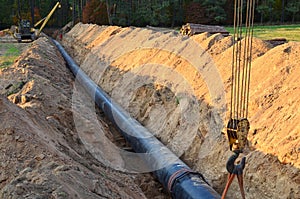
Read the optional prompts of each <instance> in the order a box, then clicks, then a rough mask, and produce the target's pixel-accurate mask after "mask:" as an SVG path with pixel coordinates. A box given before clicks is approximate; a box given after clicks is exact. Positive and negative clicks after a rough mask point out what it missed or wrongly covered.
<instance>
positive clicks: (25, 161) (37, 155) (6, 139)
mask: <svg viewBox="0 0 300 199" xmlns="http://www.w3.org/2000/svg"><path fill="white" fill-rule="evenodd" d="M13 45H14V46H15V47H16V48H18V47H20V48H22V49H23V51H24V52H23V53H22V55H21V56H20V57H18V58H17V60H16V61H15V63H14V64H13V65H12V66H6V67H5V68H1V69H0V77H1V78H0V119H1V120H0V121H1V123H0V141H1V142H0V151H1V153H0V154H1V156H0V162H1V165H0V168H1V169H0V197H1V198H137V199H140V198H157V199H158V198H169V196H168V194H167V193H166V192H165V191H164V190H163V189H162V188H161V186H160V185H159V183H158V182H156V181H155V179H153V177H152V176H151V175H150V174H140V175H139V174H130V173H125V172H120V171H116V170H114V169H112V168H110V167H107V166H106V165H104V164H102V163H101V162H99V161H98V160H96V159H95V158H94V157H93V156H92V155H91V153H90V152H89V151H87V149H86V148H85V147H84V145H83V143H82V141H81V139H80V137H79V134H78V132H77V129H76V126H75V120H74V117H75V116H76V115H81V114H83V113H78V112H76V109H74V108H73V107H72V106H73V105H74V104H72V103H73V101H72V98H73V96H72V95H73V93H74V78H73V75H72V74H71V72H69V71H68V69H67V67H66V65H65V62H64V60H63V58H62V57H61V55H60V54H59V52H58V50H57V49H56V47H55V46H54V45H53V44H52V42H51V41H50V40H49V39H48V38H46V37H41V38H39V39H38V40H36V41H34V42H33V43H28V44H27V46H26V44H18V43H15V44H13ZM96 112H97V119H98V122H99V124H101V125H102V128H103V132H104V133H105V134H106V135H107V136H108V137H110V139H111V141H113V142H115V143H116V144H117V146H119V147H121V148H123V149H124V148H126V147H127V148H128V146H127V145H126V143H125V141H124V140H122V139H120V137H119V138H118V137H117V134H116V132H115V130H114V129H113V128H112V127H111V126H110V125H109V124H108V123H107V122H106V121H105V118H104V117H103V114H102V113H101V111H99V110H96ZM88 122H89V121H86V123H88ZM117 138H118V139H117ZM117 142H118V143H117ZM126 150H128V149H126ZM142 189H143V190H142Z"/></svg>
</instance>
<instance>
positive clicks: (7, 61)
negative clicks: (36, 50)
mask: <svg viewBox="0 0 300 199" xmlns="http://www.w3.org/2000/svg"><path fill="white" fill-rule="evenodd" d="M20 54H21V52H20V50H19V49H18V48H17V47H16V46H14V45H13V44H6V43H0V69H2V68H7V67H9V66H11V65H12V64H13V63H14V61H15V59H16V58H17V57H18V56H19V55H20Z"/></svg>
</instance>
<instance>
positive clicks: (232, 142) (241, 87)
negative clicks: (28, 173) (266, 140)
mask: <svg viewBox="0 0 300 199" xmlns="http://www.w3.org/2000/svg"><path fill="white" fill-rule="evenodd" d="M244 3H245V1H244V0H235V1H234V35H233V41H234V45H233V53H232V68H231V70H232V74H231V99H230V112H229V121H228V124H227V138H228V142H229V148H230V150H231V151H233V152H234V154H233V155H232V156H231V157H230V158H229V160H228V162H227V165H226V168H227V171H228V172H229V176H228V181H227V184H226V187H225V189H224V192H223V195H222V198H225V196H226V193H227V191H228V188H229V186H230V184H231V182H232V180H233V178H234V176H237V178H238V181H239V186H240V190H241V195H242V198H245V193H244V188H243V169H244V167H245V161H246V158H245V157H243V159H242V160H241V163H240V164H238V165H235V164H234V161H235V160H236V159H237V158H238V156H239V154H240V153H242V152H243V150H244V148H245V146H246V144H247V135H248V132H249V129H250V123H249V121H248V104H249V88H250V72H251V60H252V40H253V22H254V10H255V8H254V6H255V0H247V1H246V5H244ZM244 12H246V13H244ZM243 24H244V25H245V26H244V27H243ZM243 29H244V31H243Z"/></svg>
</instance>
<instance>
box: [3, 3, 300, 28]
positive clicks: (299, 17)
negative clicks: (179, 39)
mask: <svg viewBox="0 0 300 199" xmlns="http://www.w3.org/2000/svg"><path fill="white" fill-rule="evenodd" d="M56 2H57V0H0V6H1V7H0V9H1V12H0V28H1V29H3V28H6V27H10V26H11V25H12V24H17V22H18V20H19V18H20V17H21V18H26V19H30V20H31V19H34V21H37V20H39V19H41V18H43V17H45V16H46V15H47V14H48V13H49V11H50V10H51V9H52V7H53V6H54V5H55V3H56ZM60 2H61V4H62V8H61V9H58V10H56V12H55V14H54V16H53V17H52V18H51V20H50V21H49V23H48V26H57V27H61V26H63V25H65V24H66V23H68V22H69V21H72V20H74V22H76V21H83V22H85V23H97V24H111V25H120V26H129V25H133V26H146V25H151V26H167V27H173V26H181V25H182V24H184V23H187V22H190V23H202V24H232V18H233V15H232V13H233V9H232V8H233V2H234V0H60ZM245 2H246V0H245ZM32 13H33V14H32ZM297 21H300V1H299V0H256V13H255V22H256V23H262V24H266V23H277V24H278V23H295V22H297Z"/></svg>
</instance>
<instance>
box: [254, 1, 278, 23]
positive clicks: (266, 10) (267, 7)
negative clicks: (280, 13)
mask: <svg viewBox="0 0 300 199" xmlns="http://www.w3.org/2000/svg"><path fill="white" fill-rule="evenodd" d="M274 4H275V0H261V1H259V2H258V6H257V8H256V10H257V12H258V13H259V14H260V23H261V24H262V23H263V22H264V20H265V18H267V17H270V16H272V11H273V7H274Z"/></svg>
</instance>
